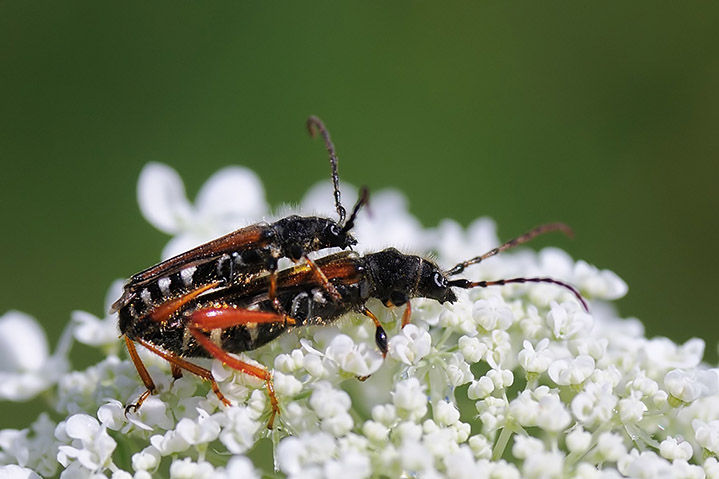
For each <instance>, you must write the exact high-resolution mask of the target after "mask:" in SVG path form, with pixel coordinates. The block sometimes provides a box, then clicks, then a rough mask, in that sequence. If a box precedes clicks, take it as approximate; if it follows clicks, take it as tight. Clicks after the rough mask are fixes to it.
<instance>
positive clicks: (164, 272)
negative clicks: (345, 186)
mask: <svg viewBox="0 0 719 479" xmlns="http://www.w3.org/2000/svg"><path fill="white" fill-rule="evenodd" d="M307 128H308V130H309V133H310V135H311V136H312V137H315V136H317V135H318V134H319V135H320V136H321V137H322V138H323V140H324V143H325V147H326V149H327V152H328V154H329V161H330V166H331V170H332V182H333V194H334V201H335V209H336V211H337V214H338V217H339V218H338V220H337V221H335V220H333V219H330V218H323V217H318V216H298V215H291V216H287V217H285V218H282V219H279V220H277V221H275V222H273V223H270V224H267V223H258V224H254V225H251V226H247V227H245V228H241V229H238V230H236V231H233V232H231V233H229V234H226V235H224V236H221V237H220V238H217V239H215V240H212V241H210V242H208V243H205V244H202V245H200V246H197V247H195V248H193V249H191V250H189V251H186V252H184V253H181V254H179V255H177V256H174V257H172V258H170V259H167V260H165V261H162V262H161V263H158V264H156V265H154V266H152V267H150V268H147V269H145V270H143V271H140V272H139V273H136V274H134V275H132V276H131V277H130V279H129V280H128V281H127V282H126V284H125V286H124V289H123V293H122V296H121V297H120V298H119V299H118V300H117V301H115V303H114V304H113V305H112V307H111V311H110V312H111V313H115V312H117V313H118V316H119V324H120V331H121V332H122V334H123V335H124V336H125V342H126V345H127V348H128V352H129V354H130V357H131V359H132V361H133V362H134V364H135V367H136V368H137V370H138V373H139V374H140V377H141V378H142V380H143V382H144V384H145V386H146V387H147V389H148V391H150V392H151V391H152V390H154V388H155V386H154V383H153V382H152V380H151V378H150V377H149V374H147V371H146V369H145V367H144V365H143V364H142V361H141V360H140V358H139V356H138V354H137V351H136V349H135V345H134V344H133V341H132V339H134V338H135V337H142V335H133V336H132V337H129V336H128V335H127V333H126V331H128V330H134V329H135V327H134V326H135V325H136V324H139V323H142V321H143V319H146V318H148V317H150V318H162V317H165V316H167V313H168V312H169V313H171V312H173V311H176V310H178V309H180V308H181V307H182V305H184V304H186V303H188V302H190V301H192V300H193V299H194V298H197V297H198V296H200V295H202V294H204V293H207V292H209V291H212V290H217V289H222V288H226V287H229V286H231V285H233V284H234V285H241V284H243V283H244V282H245V281H246V280H247V278H249V277H252V276H253V275H257V274H260V273H264V272H266V273H268V274H267V279H268V285H267V287H266V289H267V291H268V294H269V296H270V298H271V300H272V303H273V308H274V310H275V312H276V313H277V314H281V313H282V305H281V303H280V302H279V301H277V300H276V299H275V291H276V287H277V286H276V285H277V282H276V278H277V275H276V273H277V269H278V261H279V259H280V258H289V259H290V260H292V261H294V262H295V263H301V264H302V267H303V268H306V269H307V270H308V271H309V272H310V273H311V274H312V276H313V277H315V279H316V280H317V281H319V282H320V283H321V284H322V285H323V287H324V288H326V291H327V293H328V294H329V295H330V296H331V297H332V298H333V299H334V300H340V299H341V296H340V295H339V293H338V292H337V291H336V290H335V288H334V286H333V285H332V284H331V283H330V282H329V280H328V279H327V277H326V276H325V274H324V273H323V272H322V270H321V269H320V268H319V267H317V265H316V264H315V262H314V261H313V260H312V259H310V258H309V256H308V254H309V253H311V252H314V251H318V250H322V249H326V248H340V249H347V248H351V247H352V246H354V245H355V244H356V243H357V241H356V240H355V239H354V237H353V236H352V234H351V233H350V230H351V229H352V228H353V226H354V223H355V220H356V218H357V214H358V213H359V211H360V209H361V208H362V206H363V205H365V204H366V203H367V201H368V192H367V189H366V188H362V189H361V191H360V195H359V198H358V200H357V202H356V203H355V205H354V208H353V209H352V212H351V213H350V215H349V218H348V217H347V211H346V210H345V208H344V207H343V206H342V201H341V195H340V189H339V174H338V172H337V164H338V159H337V154H336V151H335V147H334V144H333V143H332V140H331V138H330V134H329V131H328V130H327V128H326V127H325V125H324V123H322V121H321V120H320V119H319V118H317V117H316V116H310V117H309V119H308V120H307ZM145 346H148V345H145ZM158 354H160V353H158ZM160 355H161V354H160ZM173 364H174V365H175V366H173V368H174V369H173V374H175V375H179V374H180V372H179V371H180V369H186V370H189V371H192V372H194V373H196V374H199V375H200V376H202V375H203V374H205V373H203V372H201V371H199V370H197V369H195V368H193V367H192V366H191V365H184V367H179V366H178V365H177V364H175V363H173ZM178 367H179V369H177V368H178ZM146 397H147V395H143V396H141V398H140V399H139V400H138V402H136V403H135V404H132V405H131V406H128V407H130V408H135V409H136V408H137V407H139V405H140V404H142V401H144V399H145V398H146Z"/></svg>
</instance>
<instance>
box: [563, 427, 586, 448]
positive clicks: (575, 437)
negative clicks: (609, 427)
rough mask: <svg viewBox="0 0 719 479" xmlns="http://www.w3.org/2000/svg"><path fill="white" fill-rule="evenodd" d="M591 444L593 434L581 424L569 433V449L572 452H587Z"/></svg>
mask: <svg viewBox="0 0 719 479" xmlns="http://www.w3.org/2000/svg"><path fill="white" fill-rule="evenodd" d="M591 444H592V434H591V433H589V432H587V431H585V430H584V429H583V428H582V427H581V426H578V427H575V428H574V429H572V431H571V432H570V433H569V434H567V449H569V451H570V452H574V453H582V452H585V451H586V450H587V449H589V446H590V445H591Z"/></svg>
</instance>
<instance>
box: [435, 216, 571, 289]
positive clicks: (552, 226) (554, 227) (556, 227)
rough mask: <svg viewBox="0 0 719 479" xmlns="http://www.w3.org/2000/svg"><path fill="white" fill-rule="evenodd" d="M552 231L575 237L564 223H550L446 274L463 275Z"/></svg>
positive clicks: (461, 264) (465, 262) (459, 265)
mask: <svg viewBox="0 0 719 479" xmlns="http://www.w3.org/2000/svg"><path fill="white" fill-rule="evenodd" d="M550 231H561V232H562V233H564V234H565V235H567V236H569V237H570V238H571V237H573V236H574V231H572V228H570V227H569V226H567V225H566V224H564V223H548V224H546V225H541V226H537V227H536V228H534V229H533V230H531V231H528V232H527V233H524V234H523V235H521V236H517V237H516V238H514V239H511V240H509V241H507V242H506V243H504V244H503V245H502V246H499V247H497V248H494V249H493V250H492V251H489V252H487V253H484V254H483V255H482V256H477V257H475V258H472V259H468V260H467V261H463V262H462V263H459V264H458V265H457V266H455V267H454V268H452V269H450V270H448V271H447V272H446V274H447V276H455V275H457V274H459V273H461V272H462V271H464V270H465V269H466V268H467V267H468V266H471V265H473V264H477V263H480V262H482V261H484V260H485V259H487V258H489V257H491V256H494V255H496V254H499V253H501V252H502V251H506V250H508V249H509V248H513V247H515V246H518V245H520V244H523V243H527V242H528V241H531V240H533V239H534V238H536V237H537V236H539V235H542V234H544V233H549V232H550Z"/></svg>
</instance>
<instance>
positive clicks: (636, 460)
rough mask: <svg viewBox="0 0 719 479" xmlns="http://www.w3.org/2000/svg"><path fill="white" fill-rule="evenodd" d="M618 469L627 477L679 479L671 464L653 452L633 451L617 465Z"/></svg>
mask: <svg viewBox="0 0 719 479" xmlns="http://www.w3.org/2000/svg"><path fill="white" fill-rule="evenodd" d="M617 469H619V472H621V473H622V474H623V475H624V476H626V477H641V478H644V477H647V478H649V477H679V476H676V475H675V474H674V473H673V471H672V467H671V464H670V463H669V462H667V460H666V459H664V458H662V457H660V456H658V455H657V454H656V453H654V452H653V451H644V452H641V453H640V452H639V451H637V450H636V449H633V450H632V451H631V452H630V453H629V454H626V455H624V456H623V457H622V458H621V460H620V461H619V462H618V463H617Z"/></svg>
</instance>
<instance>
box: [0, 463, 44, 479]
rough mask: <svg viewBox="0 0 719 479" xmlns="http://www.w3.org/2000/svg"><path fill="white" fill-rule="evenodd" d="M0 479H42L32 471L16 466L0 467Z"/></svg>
mask: <svg viewBox="0 0 719 479" xmlns="http://www.w3.org/2000/svg"><path fill="white" fill-rule="evenodd" d="M0 479H42V478H41V477H40V476H38V475H37V473H36V472H35V471H33V470H32V469H28V468H27V467H20V466H18V465H16V464H8V465H6V466H0Z"/></svg>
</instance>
